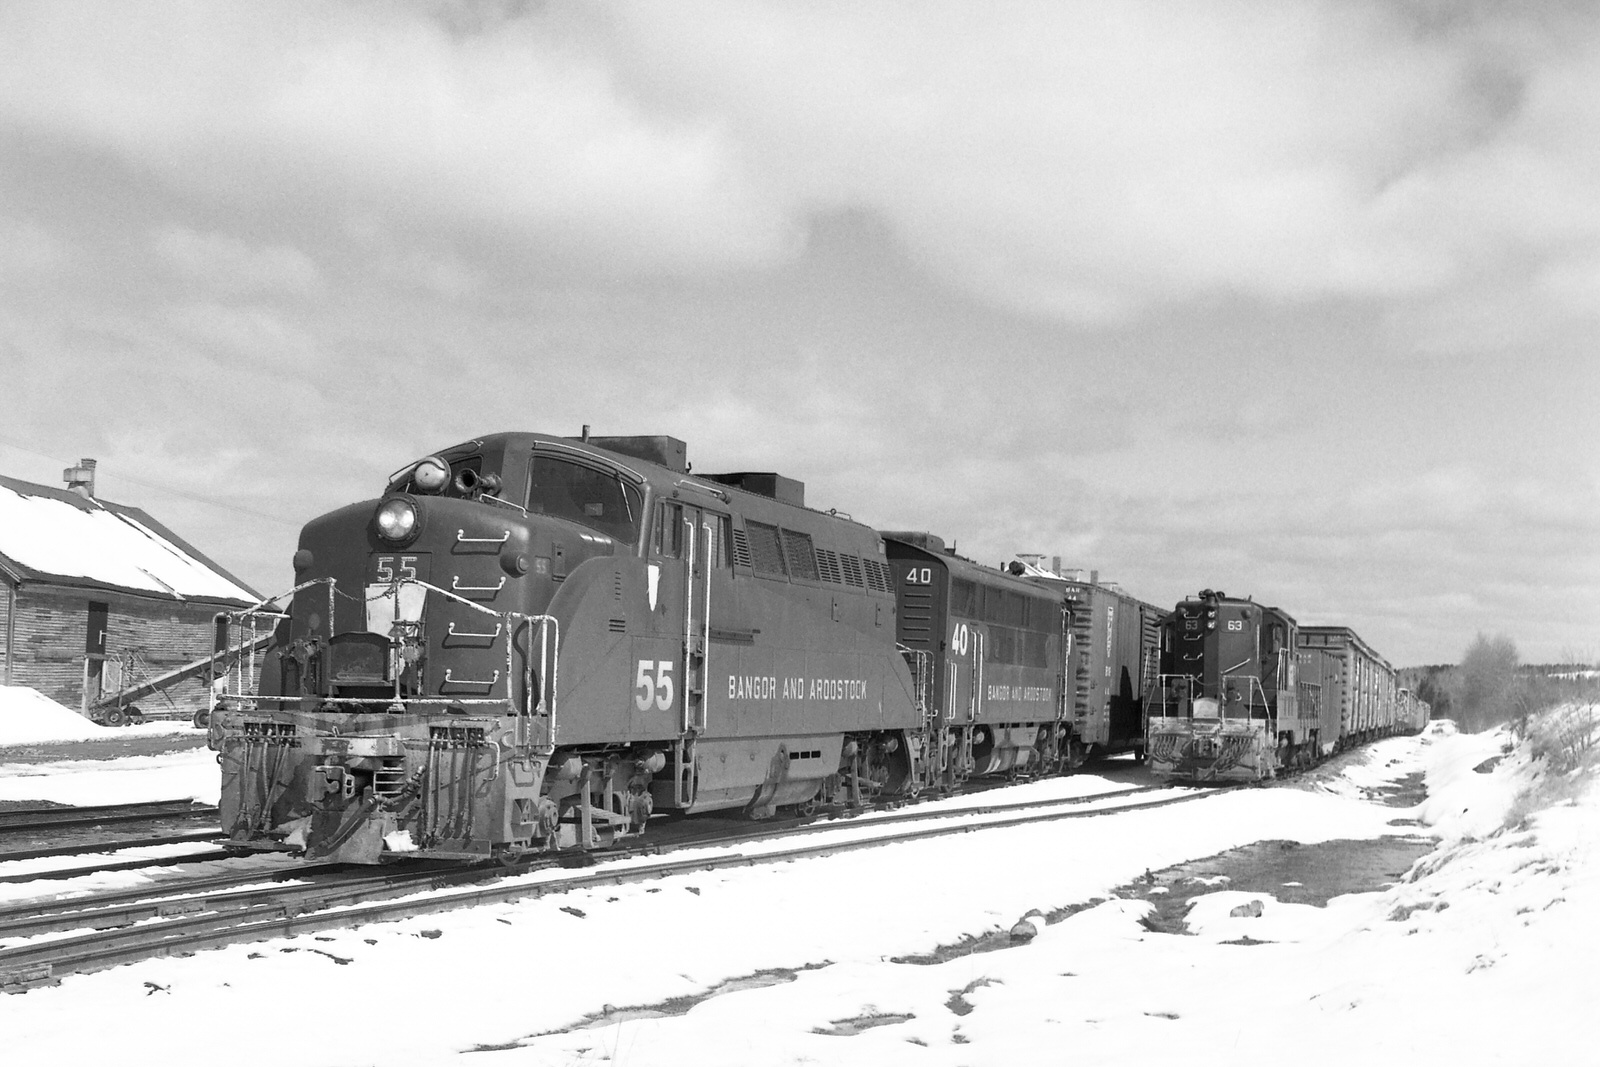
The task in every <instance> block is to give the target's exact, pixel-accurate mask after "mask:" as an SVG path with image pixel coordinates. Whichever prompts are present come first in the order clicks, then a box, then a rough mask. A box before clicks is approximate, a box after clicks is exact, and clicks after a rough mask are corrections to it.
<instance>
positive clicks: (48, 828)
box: [0, 800, 226, 883]
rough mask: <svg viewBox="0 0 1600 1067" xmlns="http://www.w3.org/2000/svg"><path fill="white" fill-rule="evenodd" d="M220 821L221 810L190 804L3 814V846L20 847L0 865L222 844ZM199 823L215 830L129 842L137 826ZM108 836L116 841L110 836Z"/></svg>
mask: <svg viewBox="0 0 1600 1067" xmlns="http://www.w3.org/2000/svg"><path fill="white" fill-rule="evenodd" d="M216 817H217V809H216V808H214V807H212V806H210V805H206V804H195V803H192V802H191V801H188V800H164V801H152V802H147V803H140V804H101V805H93V806H89V807H37V808H10V809H8V810H5V811H0V842H6V843H13V842H16V843H19V845H14V846H13V847H9V848H5V849H4V850H0V865H3V864H8V863H13V862H16V861H20V860H36V859H45V858H52V857H62V856H82V855H89V854H98V853H106V852H121V851H123V850H126V849H132V848H149V847H152V846H161V845H182V844H195V843H203V842H207V841H220V840H221V839H222V831H221V829H220V828H218V827H216V826H215V820H216ZM200 819H205V820H209V821H211V822H212V823H213V825H212V826H211V827H208V828H206V829H201V830H193V831H185V832H178V833H154V834H152V833H145V834H143V835H142V836H128V834H129V831H131V830H133V827H134V825H135V824H138V823H145V824H149V825H151V826H152V827H154V826H158V825H159V826H161V827H170V826H171V825H173V824H175V823H176V824H179V825H181V824H183V823H186V822H192V821H195V820H200ZM108 832H109V833H111V834H113V835H115V836H105V834H106V833H108ZM224 855H226V854H225V853H221V852H219V851H218V850H211V851H210V852H200V853H195V854H191V855H190V856H168V857H161V858H144V859H128V860H119V861H116V862H112V863H106V864H100V865H96V866H93V867H66V868H59V869H55V870H47V871H28V872H26V873H22V874H15V873H13V874H4V875H0V883H7V882H9V883H16V882H24V881H33V880H35V879H62V878H74V877H78V876H80V875H84V874H93V873H98V872H101V871H119V870H133V869H136V868H139V867H149V866H155V865H158V864H161V863H173V862H193V861H194V860H195V859H199V858H206V859H217V858H221V857H222V856H224Z"/></svg>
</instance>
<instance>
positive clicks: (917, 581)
mask: <svg viewBox="0 0 1600 1067" xmlns="http://www.w3.org/2000/svg"><path fill="white" fill-rule="evenodd" d="M906 584H907V585H932V584H933V568H932V567H912V568H911V569H910V570H908V571H906Z"/></svg>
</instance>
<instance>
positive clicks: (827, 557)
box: [817, 548, 844, 583]
mask: <svg viewBox="0 0 1600 1067" xmlns="http://www.w3.org/2000/svg"><path fill="white" fill-rule="evenodd" d="M817 573H818V574H819V575H820V576H821V578H822V580H823V581H825V582H841V583H842V582H843V581H844V575H843V574H842V573H841V572H840V570H839V553H837V552H835V551H833V550H832V549H827V548H819V549H817Z"/></svg>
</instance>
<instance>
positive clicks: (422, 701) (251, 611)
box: [211, 578, 561, 750]
mask: <svg viewBox="0 0 1600 1067" xmlns="http://www.w3.org/2000/svg"><path fill="white" fill-rule="evenodd" d="M458 580H459V579H458ZM504 583H505V580H504V579H503V578H502V579H501V585H502V586H503V585H504ZM322 584H326V585H327V586H328V616H327V632H328V633H329V634H330V635H334V634H337V633H339V629H338V627H337V625H336V624H335V612H336V609H337V600H336V599H335V594H336V593H337V585H338V582H337V579H334V578H316V579H312V580H311V581H308V582H302V583H301V584H299V585H297V586H295V587H294V588H293V589H291V590H289V591H288V592H287V593H282V594H279V595H278V596H275V597H272V598H271V599H269V600H263V601H261V602H260V603H259V604H257V605H255V606H254V607H253V608H246V609H244V610H241V611H232V612H218V613H217V615H216V618H217V619H218V620H226V621H227V622H229V623H231V624H233V625H235V626H238V627H240V628H241V629H242V628H243V627H245V626H246V625H248V626H249V627H250V632H251V634H252V635H255V634H256V630H255V626H256V624H257V621H258V620H259V619H261V618H272V619H283V618H287V617H288V616H287V615H286V614H285V613H283V612H281V611H276V610H273V611H263V610H261V609H262V608H264V607H265V606H266V605H268V604H272V603H274V602H276V601H278V600H282V599H284V598H285V597H292V596H294V595H296V594H298V593H300V592H302V591H303V590H306V589H309V588H311V587H312V586H315V585H322ZM387 585H388V590H387V595H388V596H390V597H391V598H392V600H393V602H394V605H395V608H394V610H395V623H396V625H395V626H394V627H393V628H392V629H391V631H390V634H389V643H390V655H391V673H392V674H393V676H394V691H393V694H392V699H393V701H394V702H395V703H396V704H399V705H403V706H405V707H435V706H457V707H462V706H467V705H497V706H500V707H505V708H509V709H510V710H511V711H512V712H513V713H515V714H516V715H517V734H518V745H519V747H525V746H528V745H531V744H532V743H533V737H532V735H531V732H530V731H531V726H532V720H533V719H534V718H535V717H537V716H541V715H542V716H543V717H544V718H545V719H546V720H547V723H548V728H549V733H548V738H547V744H546V746H544V747H545V749H546V750H549V749H552V748H553V746H554V744H555V738H556V732H557V700H558V693H559V686H560V679H559V671H560V662H561V660H560V651H561V622H560V620H559V619H557V618H556V617H555V616H553V615H529V614H526V613H524V612H519V611H495V610H493V609H492V608H488V607H485V606H484V605H482V604H479V603H477V602H475V601H472V600H469V599H467V598H466V597H464V596H461V595H459V593H457V592H453V591H452V590H449V589H444V588H441V587H440V586H437V585H433V584H432V583H430V582H425V581H422V580H421V579H418V578H396V579H395V580H394V581H391V582H389V583H387ZM408 585H414V586H420V587H421V588H422V589H423V590H424V597H426V596H427V594H429V593H432V594H437V595H438V596H440V597H442V598H444V599H445V600H447V601H450V602H453V603H455V604H459V605H462V606H464V607H467V608H471V609H472V610H473V611H477V612H481V613H482V614H484V615H488V616H491V617H493V618H495V619H496V620H497V621H496V623H495V626H494V630H493V632H491V633H469V632H466V631H461V630H457V629H456V628H455V625H456V624H455V623H454V622H451V623H450V624H449V625H448V626H447V628H446V631H445V636H447V637H475V638H479V639H486V640H488V641H490V642H491V643H492V642H494V641H496V640H498V639H499V637H500V634H501V633H502V632H503V633H505V634H506V636H507V641H506V663H505V669H504V671H501V670H496V671H495V672H494V677H493V678H491V679H489V680H488V681H485V680H483V679H467V678H455V677H453V675H452V674H451V671H452V669H453V668H447V669H446V670H445V675H444V678H443V680H442V682H441V684H449V685H479V686H481V685H487V686H490V687H493V686H495V685H498V684H499V682H500V680H501V678H504V679H505V680H506V692H505V695H504V696H477V697H470V696H460V695H455V694H450V695H443V694H441V695H440V696H437V697H431V696H423V695H420V694H404V693H402V691H401V674H402V673H403V671H402V669H401V668H400V667H399V666H398V663H397V662H396V661H397V660H398V658H399V653H400V650H401V649H402V648H403V646H404V643H405V641H406V640H407V638H408V635H409V636H410V638H411V639H412V640H415V639H416V626H417V624H416V623H408V622H407V620H403V619H401V618H399V615H400V589H401V588H402V587H404V586H408ZM496 588H497V589H498V588H499V587H496ZM362 603H363V604H364V603H365V599H363V600H362ZM519 619H520V620H523V621H525V622H527V623H528V624H529V626H530V627H531V628H535V629H537V631H538V633H537V636H536V637H533V636H530V640H529V645H528V648H527V657H526V659H527V671H526V673H525V675H524V686H523V701H522V704H523V706H522V707H521V708H517V707H516V706H515V703H514V693H513V690H512V687H511V683H510V680H511V678H512V677H513V676H515V674H516V664H515V653H516V650H517V643H516V641H515V640H512V639H511V638H512V635H513V633H514V631H515V622H516V620H519ZM268 638H270V635H267V637H255V636H253V637H252V640H253V641H255V642H257V643H266V642H267V640H268ZM535 640H537V642H538V649H537V657H536V655H535V651H536V650H535V649H534V647H533V642H534V641H535ZM247 661H248V662H247ZM235 668H236V669H237V671H238V676H237V679H235V676H234V669H235ZM235 668H230V670H229V672H228V673H227V675H225V676H224V677H225V681H224V685H223V691H222V692H220V693H219V692H218V691H217V687H216V686H215V684H213V685H212V691H211V707H212V710H213V711H215V710H216V705H217V702H218V700H219V699H223V698H229V699H234V700H239V701H241V702H246V703H247V704H249V706H252V707H253V706H254V705H253V702H254V701H256V700H260V699H263V698H262V697H261V696H260V694H259V691H258V688H259V687H258V686H257V684H256V679H255V676H254V675H255V671H254V662H253V656H240V657H238V662H237V663H236V664H235ZM214 682H215V676H213V683H214ZM235 682H237V684H236V685H235V684H234V683H235ZM264 699H267V700H270V701H274V702H277V703H279V704H292V705H296V706H303V705H306V704H312V705H314V706H316V707H327V706H331V707H346V706H357V705H370V704H372V703H373V700H372V698H371V697H338V696H324V695H320V694H313V695H307V696H290V695H287V694H284V695H274V696H269V697H266V698H264Z"/></svg>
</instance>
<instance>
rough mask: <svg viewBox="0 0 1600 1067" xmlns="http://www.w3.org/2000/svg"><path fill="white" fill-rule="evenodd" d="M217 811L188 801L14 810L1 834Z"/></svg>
mask: <svg viewBox="0 0 1600 1067" xmlns="http://www.w3.org/2000/svg"><path fill="white" fill-rule="evenodd" d="M216 816H217V809H216V808H214V807H212V806H211V805H209V804H195V803H193V802H192V801H188V800H160V801H152V802H150V803H145V804H98V805H94V806H91V807H62V808H11V809H10V810H7V811H0V833H16V834H25V833H38V832H41V831H50V830H61V829H65V828H68V827H80V826H105V825H107V824H110V823H125V822H157V821H165V820H170V819H204V818H213V819H214V818H216Z"/></svg>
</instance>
